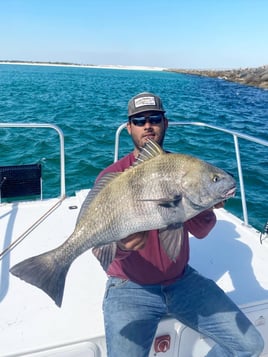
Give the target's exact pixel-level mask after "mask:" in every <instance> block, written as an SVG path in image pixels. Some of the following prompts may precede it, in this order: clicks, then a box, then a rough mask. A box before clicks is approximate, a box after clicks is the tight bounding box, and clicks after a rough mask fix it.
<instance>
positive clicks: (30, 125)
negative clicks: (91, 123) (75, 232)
mask: <svg viewBox="0 0 268 357" xmlns="http://www.w3.org/2000/svg"><path fill="white" fill-rule="evenodd" d="M0 128H48V129H53V130H55V131H56V132H57V133H58V134H59V139H60V182H61V196H60V197H61V198H64V197H65V194H66V193H65V156H64V135H63V132H62V130H61V129H60V128H59V127H58V126H57V125H53V124H41V123H40V124H39V123H0Z"/></svg>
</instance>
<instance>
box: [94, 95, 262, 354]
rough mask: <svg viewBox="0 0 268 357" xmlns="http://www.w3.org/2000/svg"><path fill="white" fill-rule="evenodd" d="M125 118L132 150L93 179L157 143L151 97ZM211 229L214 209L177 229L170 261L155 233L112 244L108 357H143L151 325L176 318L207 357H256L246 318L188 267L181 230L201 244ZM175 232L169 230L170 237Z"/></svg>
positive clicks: (163, 122)
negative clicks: (205, 344)
mask: <svg viewBox="0 0 268 357" xmlns="http://www.w3.org/2000/svg"><path fill="white" fill-rule="evenodd" d="M128 118H129V121H128V124H127V130H128V133H129V134H130V135H131V137H132V140H133V143H134V151H133V152H131V153H130V154H128V155H127V156H125V157H123V158H122V159H121V160H119V161H117V162H116V163H114V164H112V165H111V166H109V167H108V168H106V169H105V170H103V171H102V172H101V174H100V175H99V177H98V179H99V178H100V177H102V176H103V175H104V174H106V173H108V172H117V171H119V172H120V171H124V170H125V169H127V168H128V167H129V166H131V165H132V164H133V163H134V161H135V159H136V157H137V156H138V154H139V151H140V148H141V147H143V146H144V144H145V143H146V141H147V140H148V139H153V140H155V141H156V142H157V143H158V144H160V145H161V146H162V145H163V141H164V137H165V132H166V129H167V127H168V120H167V118H166V117H165V110H164V108H163V104H162V101H161V99H160V98H159V97H158V96H156V95H154V94H151V93H140V94H138V95H137V96H135V97H133V98H132V99H131V100H130V101H129V103H128ZM221 206H222V204H219V205H217V207H216V208H218V207H221ZM214 208H215V207H214ZM215 223H216V217H215V214H214V212H213V209H210V210H207V211H204V212H202V213H200V214H199V215H197V216H196V217H194V218H192V219H190V220H189V221H187V222H186V223H184V239H183V243H182V246H181V250H180V253H179V255H178V256H177V257H176V261H173V260H170V259H169V257H168V256H167V254H166V252H165V250H164V248H163V247H162V246H161V244H160V241H159V236H160V235H161V233H159V232H158V231H157V230H154V231H149V232H140V233H136V234H133V235H131V236H130V237H127V238H125V239H123V240H121V241H119V242H117V244H116V243H113V245H115V249H116V255H115V259H114V260H113V261H112V263H111V264H110V265H109V266H108V267H104V268H105V270H106V272H107V274H108V276H109V278H108V282H107V287H106V292H105V297H104V301H103V311H104V322H105V331H106V342H107V352H108V356H109V357H128V356H129V357H147V356H148V355H149V351H150V348H151V345H152V342H153V338H154V335H155V332H156V329H157V325H158V323H159V321H160V319H161V318H163V317H165V316H172V317H174V318H177V319H178V320H179V321H181V322H182V323H184V324H185V325H186V326H189V327H191V328H193V329H194V330H196V331H199V332H200V333H202V334H204V335H206V336H209V337H211V338H212V339H214V340H215V342H217V344H216V345H215V346H214V348H213V349H212V350H211V351H210V352H209V353H208V356H219V357H224V356H236V357H239V356H241V357H242V356H243V357H246V356H259V355H260V354H261V351H262V349H263V341H262V338H261V336H260V334H259V333H258V331H257V330H256V329H255V327H254V326H253V325H252V324H251V323H250V321H249V320H248V319H247V318H246V316H245V315H244V314H243V313H242V312H241V311H240V310H239V309H238V307H237V306H236V305H235V304H234V303H233V302H232V301H231V300H230V299H229V298H228V297H227V296H226V295H225V293H224V292H223V291H222V290H221V289H220V288H219V287H218V286H217V285H216V284H215V283H214V282H213V281H211V280H209V279H207V278H205V277H203V276H201V275H199V274H198V273H197V272H196V271H195V270H194V269H193V268H192V267H190V266H189V265H188V260H189V234H188V232H190V233H191V234H192V235H194V236H195V237H196V238H204V237H205V236H206V235H207V234H208V233H209V232H210V230H211V229H212V228H213V227H214V225H215ZM176 233H177V231H176V229H175V230H172V231H171V232H170V234H176ZM109 249H112V245H110V246H104V247H102V248H95V249H93V253H94V254H95V255H96V257H97V258H98V259H99V260H100V262H101V263H102V256H103V253H104V251H106V252H105V253H107V250H109ZM113 249H114V246H113ZM104 255H105V254H104Z"/></svg>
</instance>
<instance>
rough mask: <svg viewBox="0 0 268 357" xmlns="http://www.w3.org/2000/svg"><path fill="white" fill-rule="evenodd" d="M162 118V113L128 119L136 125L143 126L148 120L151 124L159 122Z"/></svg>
mask: <svg viewBox="0 0 268 357" xmlns="http://www.w3.org/2000/svg"><path fill="white" fill-rule="evenodd" d="M162 119H163V115H162V114H155V115H148V116H146V117H136V118H131V119H130V121H131V123H133V124H134V125H136V126H144V125H145V123H146V122H147V121H148V122H149V123H150V124H152V125H156V124H160V123H161V121H162Z"/></svg>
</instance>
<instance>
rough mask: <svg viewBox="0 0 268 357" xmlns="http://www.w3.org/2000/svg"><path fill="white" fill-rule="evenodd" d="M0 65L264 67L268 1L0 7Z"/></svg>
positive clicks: (72, 0)
mask: <svg viewBox="0 0 268 357" xmlns="http://www.w3.org/2000/svg"><path fill="white" fill-rule="evenodd" d="M0 33H1V37H0V60H29V61H51V62H55V61H64V62H74V63H80V64H95V65H97V64H99V65H101V64H102V65H104V64H114V65H116V64H121V65H140V66H160V67H168V68H171V67H173V68H201V69H204V68H215V69H216V68H238V67H258V66H262V65H265V64H268V0H0Z"/></svg>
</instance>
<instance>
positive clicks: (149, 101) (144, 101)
mask: <svg viewBox="0 0 268 357" xmlns="http://www.w3.org/2000/svg"><path fill="white" fill-rule="evenodd" d="M134 103H135V107H136V108H140V107H144V106H146V105H154V106H156V103H155V98H154V97H140V98H136V99H134Z"/></svg>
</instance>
